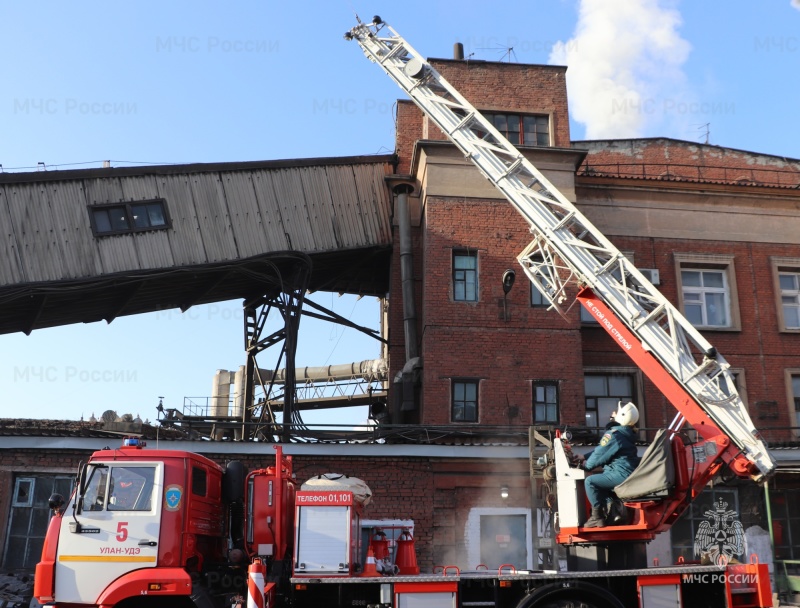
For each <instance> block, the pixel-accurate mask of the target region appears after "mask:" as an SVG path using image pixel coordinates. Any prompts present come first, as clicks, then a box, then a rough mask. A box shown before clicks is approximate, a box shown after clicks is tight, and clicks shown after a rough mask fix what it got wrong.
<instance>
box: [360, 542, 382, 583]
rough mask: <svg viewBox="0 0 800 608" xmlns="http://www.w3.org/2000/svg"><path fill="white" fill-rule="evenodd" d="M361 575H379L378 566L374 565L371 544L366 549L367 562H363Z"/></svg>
mask: <svg viewBox="0 0 800 608" xmlns="http://www.w3.org/2000/svg"><path fill="white" fill-rule="evenodd" d="M361 576H380V574H379V573H378V568H376V567H375V553H373V551H372V546H371V545H370V547H369V549H368V550H367V563H366V564H364V570H363V571H362V572H361Z"/></svg>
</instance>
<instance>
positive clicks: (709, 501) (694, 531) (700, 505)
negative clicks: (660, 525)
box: [671, 487, 743, 563]
mask: <svg viewBox="0 0 800 608" xmlns="http://www.w3.org/2000/svg"><path fill="white" fill-rule="evenodd" d="M729 511H733V512H735V515H734V516H733V517H720V515H719V513H720V512H722V513H727V512H729ZM703 522H709V523H710V524H711V528H712V529H715V527H716V526H719V525H720V523H721V522H725V525H726V526H727V527H726V529H723V530H722V531H723V532H726V533H728V534H731V533H733V532H734V531H735V527H734V526H735V523H734V522H737V523H739V525H740V526H741V522H740V520H739V497H738V494H737V491H736V489H735V488H719V487H717V488H710V487H707V488H705V489H704V490H703V492H702V494H700V495H699V496H698V497H697V498H696V499H695V501H694V502H693V503H692V504H691V506H690V507H689V508H688V509H687V510H686V511H685V512H684V514H683V515H682V516H681V518H680V519H679V520H678V521H676V522H675V523H674V524H673V526H672V533H671V535H672V562H673V563H677V562H678V559H679V558H683V559H684V560H685V561H687V562H692V561H697V560H699V559H700V557H701V556H700V555H699V554H698V553H695V550H700V551H704V550H705V549H707V548H709V547H710V548H711V549H713V548H714V543H713V542H712V543H710V542H709V539H708V532H707V530H706V529H707V528H708V527H709V526H708V524H707V525H705V526H703ZM718 522H719V523H718ZM701 526H702V528H703V529H702V530H701ZM698 533H699V535H698ZM730 538H731V536H726V539H730ZM727 542H730V541H729V540H728V541H727ZM717 546H718V545H717ZM731 549H732V547H731ZM734 550H735V549H734ZM734 557H736V558H737V559H739V560H740V561H743V556H742V555H741V554H737V555H734Z"/></svg>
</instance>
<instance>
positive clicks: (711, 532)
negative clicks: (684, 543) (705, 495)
mask: <svg viewBox="0 0 800 608" xmlns="http://www.w3.org/2000/svg"><path fill="white" fill-rule="evenodd" d="M703 515H705V517H706V518H707V519H706V520H705V521H704V522H702V523H701V524H700V526H699V527H698V528H697V534H696V535H695V537H694V554H695V555H699V556H701V557H702V556H704V555H707V556H708V558H709V559H710V560H711V561H712V562H713V563H715V564H717V565H718V566H724V565H725V564H729V563H730V562H731V560H732V559H733V558H734V557H735V556H737V555H741V554H742V553H744V528H743V527H742V522H740V521H739V520H738V519H737V518H738V516H739V514H738V513H737V512H736V511H733V510H731V509H728V503H727V502H725V501H724V500H722V499H721V498H720V499H719V500H718V501H717V503H716V508H715V509H714V510H713V511H712V510H710V509H709V510H708V511H706V512H705V513H704V514H703Z"/></svg>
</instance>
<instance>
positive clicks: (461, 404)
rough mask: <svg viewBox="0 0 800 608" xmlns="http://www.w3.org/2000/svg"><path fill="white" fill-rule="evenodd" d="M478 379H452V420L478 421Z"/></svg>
mask: <svg viewBox="0 0 800 608" xmlns="http://www.w3.org/2000/svg"><path fill="white" fill-rule="evenodd" d="M478 382H479V381H478V380H453V390H452V394H453V403H452V408H451V414H450V420H451V421H452V422H478Z"/></svg>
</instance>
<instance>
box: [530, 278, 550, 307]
mask: <svg viewBox="0 0 800 608" xmlns="http://www.w3.org/2000/svg"><path fill="white" fill-rule="evenodd" d="M531 306H533V307H534V308H547V307H548V306H550V302H548V301H547V298H545V297H544V295H542V291H541V289H539V288H538V287H536V283H534V282H533V281H531Z"/></svg>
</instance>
